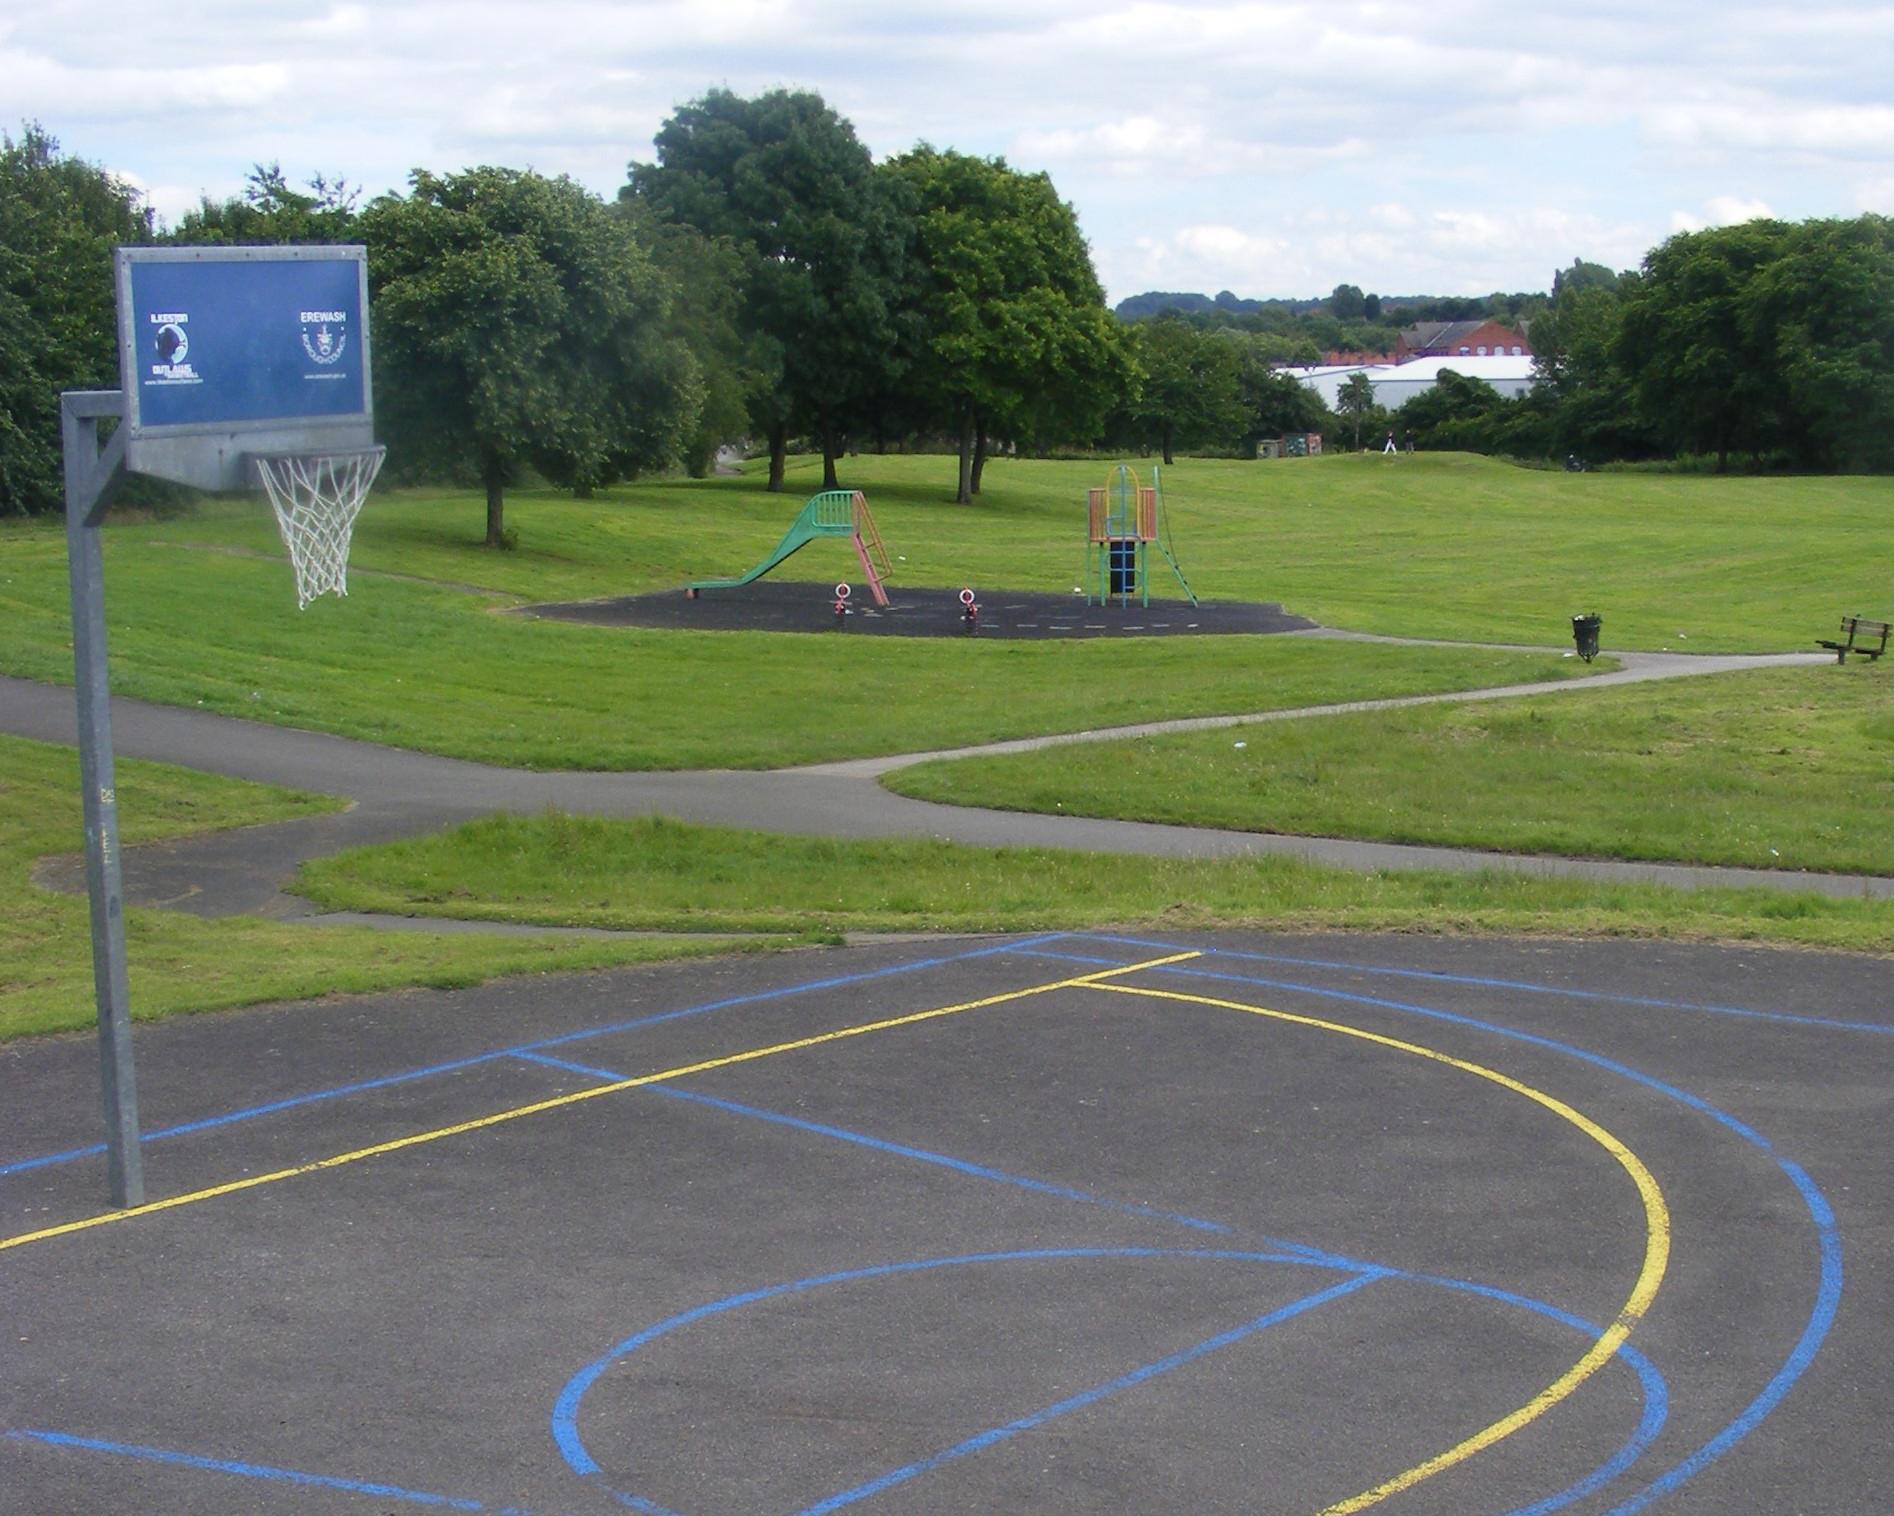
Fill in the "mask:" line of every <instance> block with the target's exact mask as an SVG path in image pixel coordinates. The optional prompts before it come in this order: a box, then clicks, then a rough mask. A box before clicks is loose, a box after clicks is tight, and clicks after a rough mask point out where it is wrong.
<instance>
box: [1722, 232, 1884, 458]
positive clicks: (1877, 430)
mask: <svg viewBox="0 0 1894 1516" xmlns="http://www.w3.org/2000/svg"><path fill="white" fill-rule="evenodd" d="M1743 316H1744V319H1745V321H1746V323H1747V325H1748V327H1749V330H1750V341H1751V345H1752V347H1753V348H1754V349H1755V350H1757V351H1760V352H1766V353H1768V354H1770V355H1772V356H1773V359H1774V362H1775V365H1776V369H1777V374H1778V382H1779V384H1780V386H1781V389H1782V391H1783V393H1784V394H1785V396H1786V397H1787V404H1786V411H1787V416H1786V420H1787V423H1788V427H1787V435H1786V436H1785V437H1784V438H1783V444H1784V446H1785V448H1786V450H1787V451H1788V453H1789V454H1790V456H1792V457H1793V458H1795V459H1796V460H1797V461H1799V462H1802V463H1805V464H1809V465H1813V466H1815V467H1819V468H1824V469H1846V470H1882V469H1887V468H1890V467H1894V221H1891V220H1889V219H1888V218H1887V217H1885V216H1872V215H1869V216H1860V217H1857V218H1855V219H1854V220H1852V221H1838V220H1822V221H1806V222H1803V223H1802V224H1800V225H1799V226H1797V227H1795V228H1794V229H1793V230H1792V232H1791V234H1790V237H1789V241H1788V246H1787V248H1786V249H1785V252H1784V255H1783V256H1782V257H1781V258H1779V259H1777V260H1776V261H1775V262H1773V263H1771V264H1769V265H1768V266H1767V267H1766V268H1763V269H1760V270H1759V271H1758V272H1757V274H1756V276H1755V277H1754V279H1752V280H1751V281H1750V284H1749V286H1748V288H1747V289H1746V290H1745V292H1744V297H1743Z"/></svg>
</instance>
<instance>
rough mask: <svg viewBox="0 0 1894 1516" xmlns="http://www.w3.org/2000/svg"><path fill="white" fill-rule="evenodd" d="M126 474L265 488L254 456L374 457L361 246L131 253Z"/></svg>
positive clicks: (126, 265)
mask: <svg viewBox="0 0 1894 1516" xmlns="http://www.w3.org/2000/svg"><path fill="white" fill-rule="evenodd" d="M115 271H116V276H117V284H118V347H119V375H120V382H121V386H122V388H123V390H124V393H125V422H124V425H125V466H126V467H127V468H128V469H129V470H131V471H132V472H133V473H139V474H155V475H156V476H158V477H159V478H161V479H171V480H175V481H176V482H178V483H180V484H188V485H191V486H194V487H195V488H197V489H205V490H238V489H253V488H256V487H257V478H256V472H255V468H254V465H252V464H251V462H250V461H249V460H250V458H251V457H252V455H255V454H263V453H316V452H349V451H354V450H358V449H365V448H371V447H373V446H374V442H375V438H374V390H373V386H372V383H371V377H370V367H369V345H368V254H367V249H366V248H363V247H359V246H321V247H309V246H303V247H121V248H119V249H118V250H117V254H116V269H115Z"/></svg>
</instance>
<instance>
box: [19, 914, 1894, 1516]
mask: <svg viewBox="0 0 1894 1516" xmlns="http://www.w3.org/2000/svg"><path fill="white" fill-rule="evenodd" d="M1891 1037H1894V974H1891V973H1890V970H1889V967H1888V965H1887V964H1886V963H1885V962H1884V961H1880V960H1872V959H1862V958H1851V957H1830V956H1823V955H1816V954H1805V953H1795V954H1789V953H1769V952H1762V951H1753V950H1739V949H1732V948H1709V947H1692V946H1682V945H1652V944H1621V943H1620V944H1613V943H1563V944H1562V943H1543V942H1540V943H1526V942H1504V941H1473V940H1458V939H1455V940H1441V941H1433V940H1428V939H1416V938H1374V937H1362V938H1354V937H1349V938H1306V939H1294V938H1285V937H1264V936H1260V935H1255V934H1249V935H1227V936H1221V937H1196V936H1189V935H1180V936H1176V937H1171V936H1155V935H1151V936H1139V937H1124V936H1112V935H1099V934H1079V935H1055V936H1048V937H1039V938H1009V939H1004V940H1001V939H990V940H979V941H957V942H945V943H941V942H936V943H909V944H899V945H884V946H877V947H871V948H862V949H851V950H847V951H836V952H810V953H798V954H791V955H785V956H775V957H767V958H761V957H758V958H750V957H739V958H730V959H724V960H714V961H710V962H699V963H691V964H678V965H666V966H659V967H653V968H644V969H637V970H627V971H620V972H614V973H609V974H596V975H584V976H569V977H551V978H539V979H531V980H514V981H508V982H506V983H502V984H498V985H494V986H489V987H486V988H482V989H478V990H469V991H457V992H439V993H435V992H410V993H404V994H400V995H390V996H369V997H357V998H349V999H339V1000H335V1001H330V1002H323V1003H318V1004H313V1005H296V1006H279V1007H271V1008H265V1009H262V1010H256V1011H249V1012H242V1013H234V1014H230V1015H216V1016H204V1017H198V1018H188V1019H183V1020H176V1021H171V1022H167V1023H164V1024H162V1025H160V1026H156V1027H150V1028H141V1029H140V1031H139V1034H138V1041H137V1049H138V1057H139V1081H140V1097H141V1103H142V1115H143V1124H144V1130H145V1134H146V1147H145V1170H146V1183H147V1190H148V1204H147V1206H146V1207H145V1208H144V1209H143V1210H142V1211H138V1212H128V1213H113V1212H110V1211H107V1210H105V1209H104V1208H103V1206H102V1197H103V1192H104V1176H103V1160H102V1158H101V1157H100V1156H99V1155H98V1154H97V1153H96V1151H95V1150H94V1149H93V1144H94V1143H95V1142H96V1138H97V1135H98V1131H97V1114H96V1112H97V1096H96V1077H97V1076H96V1066H95V1058H94V1053H93V1050H92V1047H91V1045H90V1043H89V1042H88V1041H87V1040H85V1039H76V1038H75V1039H57V1040H47V1041H42V1042H34V1043H24V1044H14V1045H11V1046H8V1047H6V1048H0V1351H3V1352H4V1353H5V1356H6V1360H7V1372H6V1373H5V1375H4V1376H0V1509H4V1510H6V1511H9V1512H14V1511H18V1512H35V1513H37V1512H66V1511H138V1512H141V1513H152V1516H166V1513H192V1516H198V1513H204V1512H220V1511H230V1512H270V1513H274V1512H285V1513H305V1512H306V1513H328V1512H364V1513H370V1512H401V1511H408V1510H426V1509H446V1510H461V1511H478V1512H497V1513H528V1516H556V1513H572V1516H593V1513H600V1512H609V1511H623V1510H626V1509H631V1510H637V1511H643V1512H649V1513H664V1512H674V1513H678V1516H697V1513H713V1512H715V1513H731V1516H735V1513H771V1516H775V1513H816V1512H826V1511H834V1510H842V1509H859V1510H862V1511H864V1512H866V1511H876V1512H894V1513H919V1512H927V1513H946V1512H968V1511H994V1512H1025V1511H1031V1512H1035V1513H1042V1512H1043V1513H1066V1512H1071V1513H1077V1512H1087V1513H1091V1512H1105V1511H1111V1512H1118V1511H1133V1510H1136V1511H1166V1512H1169V1511H1179V1512H1181V1511H1229V1512H1297V1513H1328V1516H1341V1513H1345V1512H1351V1511H1356V1510H1368V1509H1381V1510H1386V1511H1390V1512H1396V1511H1398V1512H1427V1513H1437V1516H1446V1513H1456V1516H1468V1513H1484V1512H1495V1513H1497V1512H1514V1513H1533V1516H1538V1513H1543V1512H1551V1511H1555V1510H1569V1511H1574V1512H1585V1513H1600V1512H1613V1513H1619V1512H1626V1513H1628V1512H1631V1511H1635V1510H1642V1509H1646V1508H1654V1509H1661V1510H1664V1511H1679V1512H1682V1511H1690V1512H1735V1511H1741V1512H1771V1513H1773V1512H1811V1513H1813V1512H1823V1513H1828V1512H1855V1511H1860V1512H1868V1511H1880V1510H1886V1509H1890V1508H1894V1469H1891V1467H1890V1460H1889V1455H1888V1452H1887V1449H1886V1439H1885V1427H1886V1419H1887V1410H1886V1407H1887V1400H1888V1394H1889V1386H1890V1381H1889V1377H1888V1373H1887V1368H1886V1365H1887V1363H1888V1361H1889V1358H1890V1351H1889V1350H1890V1347H1891V1346H1894V1341H1891V1340H1890V1339H1891V1338H1894V1326H1891V1325H1890V1323H1894V1310H1891V1309H1890V1307H1891V1306H1894V1299H1891V1298H1890V1297H1891V1296H1894V1290H1891V1289H1890V1271H1889V1264H1888V1259H1889V1255H1890V1254H1889V1243H1890V1241H1891V1240H1894V1238H1891V1236H1890V1233H1891V1232H1894V1225H1891V1223H1894V1203H1891V1202H1890V1196H1889V1189H1888V1185H1887V1183H1886V1177H1887V1174H1888V1161H1887V1156H1886V1133H1887V1130H1888V1121H1887V1117H1888V1114H1889V1109H1890V1106H1891V1105H1894V1097H1891V1096H1890V1088H1891V1086H1894V1081H1891V1080H1890V1073H1891V1072H1894V1041H1891V1040H1890V1038H1891Z"/></svg>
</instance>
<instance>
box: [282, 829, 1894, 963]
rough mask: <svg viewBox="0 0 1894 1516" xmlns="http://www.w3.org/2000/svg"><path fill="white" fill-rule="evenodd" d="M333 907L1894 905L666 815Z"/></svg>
mask: <svg viewBox="0 0 1894 1516" xmlns="http://www.w3.org/2000/svg"><path fill="white" fill-rule="evenodd" d="M299 888H300V889H301V890H303V891H304V892H305V893H306V894H308V895H310V896H311V897H313V898H316V899H322V900H328V901H330V902H331V903H333V904H335V905H342V904H352V905H356V906H358V907H362V908H366V909H378V910H391V911H413V912H416V913H419V914H424V915H426V914H432V915H443V916H464V917H471V918H476V919H499V920H507V921H529V922H538V923H559V924H573V925H591V926H610V927H621V928H625V927H642V928H646V929H651V930H661V929H670V930H696V931H704V930H710V929H717V928H721V929H726V930H733V931H765V930H774V931H785V932H787V931H794V932H820V931H943V930H950V931H1027V930H1053V929H1061V928H1065V929H1075V928H1084V927H1099V926H1108V925H1119V926H1135V925H1141V924H1143V925H1162V926H1165V927H1170V928H1178V929H1181V928H1187V927H1207V926H1266V927H1269V928H1272V929H1276V930H1310V929H1325V928H1328V929H1340V928H1348V929H1359V930H1394V931H1433V932H1441V931H1493V932H1544V931H1553V932H1559V933H1564V934H1576V933H1587V934H1623V935H1638V936H1666V937H1686V938H1688V937H1694V938H1716V939H1723V940H1747V941H1757V942H1770V943H1778V944H1784V945H1787V944H1796V945H1801V946H1809V947H1825V948H1845V949H1856V950H1863V951H1874V952H1894V902H1887V901H1876V902H1868V901H1859V900H1830V899H1826V898H1824V897H1821V896H1815V895H1784V894H1779V893H1777V892H1774V891H1762V890H1748V891H1734V890H1691V891H1684V890H1667V889H1660V888H1654V887H1649V886H1639V885H1598V884H1588V883H1582V882H1577V881H1570V880H1544V879H1531V878H1522V877H1520V876H1516V875H1499V874H1482V875H1448V874H1418V873H1415V874H1410V873H1401V874H1378V875H1360V874H1355V873H1352V872H1348V871H1344V870H1339V869H1324V868H1318V867H1314V866H1312V865H1309V864H1306V863H1302V862H1299V861H1296V860H1293V859H1283V858H1260V859H1219V860H1209V861H1203V860H1194V859H1177V858H1142V857H1140V858H1129V857H1120V856H1115V855H1111V854H1102V855H1101V854H1091V853H1086V854H1078V853H1066V852H1058V851H1055V850H1051V849H1041V848H968V847H953V846H950V845H948V844H945V843H939V842H906V841H874V842H863V841H847V842H843V841H834V840H828V839H822V838H803V837H771V836H762V835H759V834H757V833H753V832H739V831H731V830H726V829H723V828H717V827H698V826H686V825H683V824H680V823H678V822H671V821H662V820H659V821H600V820H590V819H584V818H574V817H569V816H558V815H541V816H533V817H493V818H489V819H487V820H483V821H478V822H473V823H470V824H469V825H467V826H465V827H461V828H458V829H456V830H455V831H453V832H449V833H444V834H442V835H439V836H435V837H427V838H419V839H415V840H413V841H409V842H401V843H395V844H391V845H389V846H387V847H379V848H366V849H361V850H359V851H356V852H352V853H346V854H342V855H340V856H338V857H334V858H325V859H319V860H316V861H314V862H312V863H309V864H307V865H305V867H304V869H303V874H302V878H301V882H300V884H299Z"/></svg>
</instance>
